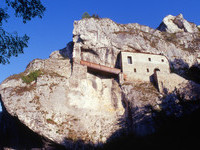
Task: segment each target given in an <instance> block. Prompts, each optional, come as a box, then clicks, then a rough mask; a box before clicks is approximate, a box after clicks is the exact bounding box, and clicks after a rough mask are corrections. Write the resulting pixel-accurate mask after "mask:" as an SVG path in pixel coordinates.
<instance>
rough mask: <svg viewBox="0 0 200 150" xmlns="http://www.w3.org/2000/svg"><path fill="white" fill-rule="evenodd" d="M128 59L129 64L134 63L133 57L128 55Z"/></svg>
mask: <svg viewBox="0 0 200 150" xmlns="http://www.w3.org/2000/svg"><path fill="white" fill-rule="evenodd" d="M127 60H128V64H132V57H131V56H128V57H127Z"/></svg>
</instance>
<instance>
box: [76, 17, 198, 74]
mask: <svg viewBox="0 0 200 150" xmlns="http://www.w3.org/2000/svg"><path fill="white" fill-rule="evenodd" d="M179 17H181V15H180V16H179ZM191 26H192V25H191ZM196 29H197V28H196V27H195V29H194V30H195V32H192V33H191V32H177V33H168V32H161V31H159V30H155V29H152V28H150V27H148V26H143V25H139V24H137V23H130V24H125V25H124V24H123V25H122V24H117V23H115V22H113V21H112V20H110V19H93V18H91V19H83V20H80V21H75V22H74V30H73V42H74V45H75V46H76V44H79V45H81V47H82V52H83V53H82V55H81V57H82V59H84V60H88V61H92V62H95V63H100V64H103V65H107V66H111V67H113V66H118V62H119V61H117V59H116V58H117V56H118V54H119V53H120V51H131V52H148V53H153V54H163V55H165V56H167V58H168V59H169V61H170V65H171V67H172V68H173V69H174V70H175V71H176V72H177V73H179V74H182V73H183V72H184V70H185V69H186V68H187V69H188V68H189V67H191V66H192V65H195V64H196V63H197V57H198V56H199V55H200V54H199V49H200V40H199V39H200V32H199V30H198V29H197V30H196ZM183 31H184V30H183Z"/></svg>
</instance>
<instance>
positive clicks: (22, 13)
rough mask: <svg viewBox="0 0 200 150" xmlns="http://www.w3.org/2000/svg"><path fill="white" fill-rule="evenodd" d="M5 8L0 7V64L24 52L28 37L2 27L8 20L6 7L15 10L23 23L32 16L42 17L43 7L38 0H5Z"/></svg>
mask: <svg viewBox="0 0 200 150" xmlns="http://www.w3.org/2000/svg"><path fill="white" fill-rule="evenodd" d="M4 2H5V4H6V7H5V8H0V64H6V63H9V59H10V57H11V56H15V57H17V56H18V54H21V53H24V48H25V47H28V40H29V37H28V36H27V35H26V34H25V35H24V36H18V34H17V32H15V33H12V34H11V33H8V32H7V31H5V30H4V29H3V23H6V22H7V21H8V18H9V17H10V16H9V14H8V7H11V8H13V9H14V11H15V16H16V17H21V18H22V19H23V23H26V22H27V21H30V20H31V19H32V18H35V17H39V18H42V16H43V13H44V11H45V9H46V8H45V7H44V6H43V5H42V3H41V1H40V0H5V1H4Z"/></svg>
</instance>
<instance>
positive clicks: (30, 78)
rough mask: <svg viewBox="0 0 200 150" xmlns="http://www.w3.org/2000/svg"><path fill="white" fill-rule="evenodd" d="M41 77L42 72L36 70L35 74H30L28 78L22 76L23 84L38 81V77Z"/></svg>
mask: <svg viewBox="0 0 200 150" xmlns="http://www.w3.org/2000/svg"><path fill="white" fill-rule="evenodd" d="M40 75H42V71H40V70H35V71H33V72H30V73H29V74H28V75H27V76H22V77H21V79H22V80H23V82H25V83H26V84H29V83H31V82H32V81H36V80H37V77H39V76H40Z"/></svg>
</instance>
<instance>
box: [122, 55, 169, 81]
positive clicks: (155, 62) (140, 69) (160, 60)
mask: <svg viewBox="0 0 200 150" xmlns="http://www.w3.org/2000/svg"><path fill="white" fill-rule="evenodd" d="M128 56H131V58H132V64H128V59H127V57H128ZM149 58H150V59H151V61H149ZM121 60H122V71H123V73H124V77H125V81H126V80H127V81H132V80H141V81H150V77H151V76H153V74H154V70H155V69H156V68H158V69H159V70H160V72H162V73H168V74H169V73H170V67H169V62H168V60H167V58H166V57H165V56H162V55H153V54H144V53H131V52H122V53H121ZM134 69H136V72H135V70H134ZM147 69H148V71H147Z"/></svg>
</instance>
